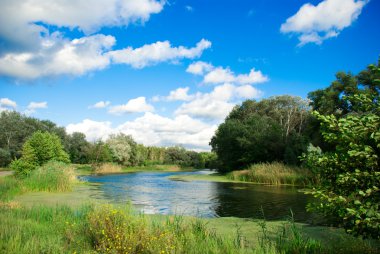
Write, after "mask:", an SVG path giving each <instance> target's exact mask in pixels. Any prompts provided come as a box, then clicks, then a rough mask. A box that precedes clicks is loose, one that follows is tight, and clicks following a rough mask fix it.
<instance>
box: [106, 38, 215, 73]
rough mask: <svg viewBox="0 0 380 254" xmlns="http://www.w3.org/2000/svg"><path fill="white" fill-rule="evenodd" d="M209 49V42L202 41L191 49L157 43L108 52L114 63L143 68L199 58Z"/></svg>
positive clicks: (168, 43) (163, 42)
mask: <svg viewBox="0 0 380 254" xmlns="http://www.w3.org/2000/svg"><path fill="white" fill-rule="evenodd" d="M209 47H211V42H210V41H208V40H205V39H202V40H201V41H199V42H198V43H197V45H196V46H195V47H193V48H186V47H183V46H179V47H172V45H171V44H170V42H169V41H158V42H155V43H152V44H149V45H144V46H142V47H140V48H137V49H133V48H131V47H128V48H126V49H121V50H115V51H111V52H108V55H109V56H110V58H111V59H112V61H113V62H114V63H123V64H128V65H131V66H132V67H133V68H138V69H140V68H144V67H146V66H149V65H154V64H157V63H160V62H165V61H177V60H179V59H183V58H189V59H193V58H196V57H199V56H200V55H201V54H202V52H203V51H204V50H205V49H207V48H209Z"/></svg>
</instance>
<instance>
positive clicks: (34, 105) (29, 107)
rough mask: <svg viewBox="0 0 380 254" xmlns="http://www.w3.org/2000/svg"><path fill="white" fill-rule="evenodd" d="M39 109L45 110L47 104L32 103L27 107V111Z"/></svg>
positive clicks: (44, 102)
mask: <svg viewBox="0 0 380 254" xmlns="http://www.w3.org/2000/svg"><path fill="white" fill-rule="evenodd" d="M39 108H47V102H46V101H43V102H34V101H32V102H31V103H29V105H28V109H39Z"/></svg>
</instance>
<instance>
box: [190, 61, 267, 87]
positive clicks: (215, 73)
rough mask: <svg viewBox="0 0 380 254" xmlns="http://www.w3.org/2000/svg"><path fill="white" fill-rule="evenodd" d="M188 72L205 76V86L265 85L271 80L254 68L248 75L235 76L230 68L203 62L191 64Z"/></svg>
mask: <svg viewBox="0 0 380 254" xmlns="http://www.w3.org/2000/svg"><path fill="white" fill-rule="evenodd" d="M186 71H187V72H189V73H192V74H195V75H201V76H204V77H203V83H205V84H222V83H237V84H240V85H244V84H257V83H263V82H267V81H268V80H269V78H268V76H266V75H264V74H263V73H262V72H261V71H259V70H258V71H257V70H255V68H252V69H251V70H250V72H249V73H248V74H239V75H235V73H234V72H233V71H231V70H230V68H223V67H215V66H213V65H212V64H210V63H206V62H202V61H198V62H194V63H192V64H190V65H189V66H188V67H187V69H186Z"/></svg>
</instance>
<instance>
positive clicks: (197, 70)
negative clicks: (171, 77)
mask: <svg viewBox="0 0 380 254" xmlns="http://www.w3.org/2000/svg"><path fill="white" fill-rule="evenodd" d="M213 68H214V66H212V64H209V63H206V62H202V61H198V62H194V63H192V64H190V65H189V67H187V69H186V71H187V72H189V73H192V74H195V75H203V74H204V73H205V72H209V71H211V70H212V69H213Z"/></svg>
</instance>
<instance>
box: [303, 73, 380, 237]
mask: <svg viewBox="0 0 380 254" xmlns="http://www.w3.org/2000/svg"><path fill="white" fill-rule="evenodd" d="M378 72H379V75H380V69H379V68H378ZM346 100H347V101H348V102H347V103H349V104H351V105H353V106H355V110H356V113H355V114H350V115H348V116H346V117H342V118H340V119H337V117H336V116H334V115H328V116H324V115H321V114H319V113H318V112H315V113H314V114H315V116H316V117H317V118H318V119H319V120H320V121H321V131H322V135H323V137H324V139H325V140H326V141H327V142H329V143H331V144H335V146H336V148H335V150H333V151H329V152H324V153H318V152H311V153H309V154H308V155H307V157H306V161H307V163H308V165H309V167H310V168H311V169H313V170H314V171H315V172H316V173H318V174H319V177H320V179H321V182H320V184H319V185H318V186H316V188H314V189H313V190H312V191H311V192H310V193H311V194H313V195H314V196H315V197H316V198H318V200H319V201H320V202H316V203H314V204H311V205H310V207H309V208H310V209H312V210H316V211H320V212H323V213H325V214H328V215H334V216H335V217H337V218H338V219H339V220H340V223H341V225H343V227H344V228H345V229H346V231H347V232H348V233H350V234H354V235H356V236H357V235H361V236H363V237H373V238H375V239H379V238H380V195H379V191H380V170H379V169H380V165H379V158H380V149H379V148H380V106H379V104H378V102H379V97H377V99H374V98H371V96H368V95H364V94H361V95H354V96H352V97H347V98H346ZM374 101H375V102H377V103H373V102H374Z"/></svg>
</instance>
